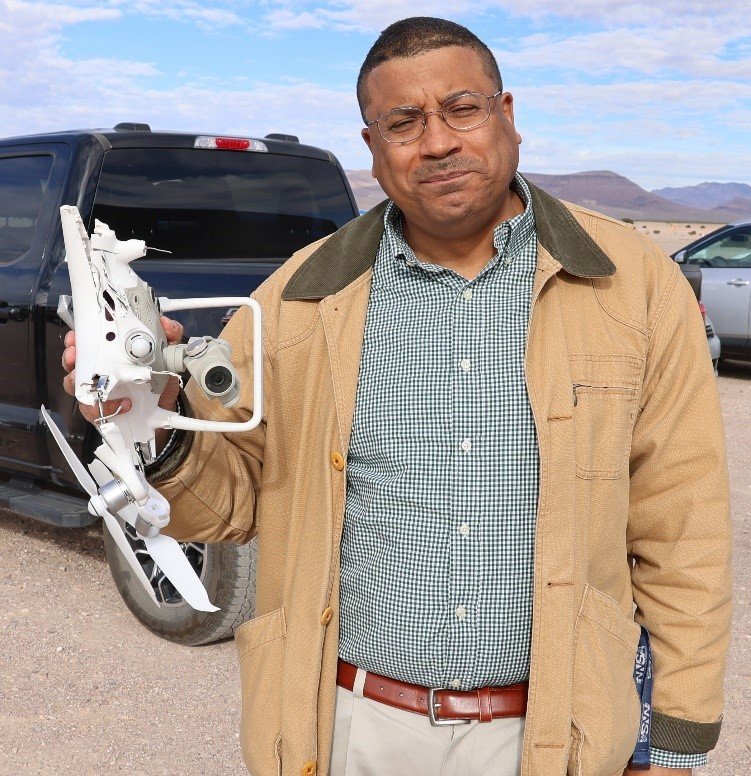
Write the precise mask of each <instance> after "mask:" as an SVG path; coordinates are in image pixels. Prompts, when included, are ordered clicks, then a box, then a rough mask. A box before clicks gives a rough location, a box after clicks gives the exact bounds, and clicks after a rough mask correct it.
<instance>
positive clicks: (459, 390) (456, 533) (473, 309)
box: [445, 276, 485, 689]
mask: <svg viewBox="0 0 751 776" xmlns="http://www.w3.org/2000/svg"><path fill="white" fill-rule="evenodd" d="M455 279H456V283H455V285H454V287H453V298H452V305H451V310H452V322H451V323H452V359H451V361H452V369H451V383H452V385H451V392H450V395H451V396H452V397H453V402H452V406H451V417H452V423H451V428H452V432H451V433H452V441H453V452H452V456H451V459H452V478H451V479H452V482H451V490H450V492H451V511H450V515H449V520H448V522H449V525H448V530H449V532H450V541H449V546H450V548H451V564H450V579H449V591H450V592H449V602H448V609H449V611H448V613H447V616H448V621H449V627H448V631H447V632H448V644H447V656H448V659H447V661H446V665H447V675H446V677H445V680H446V684H447V685H448V686H450V687H455V688H457V689H460V688H467V687H470V686H472V684H473V682H474V676H473V675H472V674H471V673H470V671H471V670H472V669H471V668H470V667H471V666H474V665H475V664H476V656H477V636H478V633H477V615H478V612H477V607H478V602H479V586H480V584H481V579H480V577H479V575H478V570H479V569H480V568H482V534H481V520H480V515H479V513H478V510H477V504H476V503H475V500H474V498H473V493H474V490H475V488H476V485H477V484H476V482H475V480H476V477H477V472H478V466H477V461H478V458H479V456H481V455H482V449H481V444H480V440H481V438H482V434H481V425H480V424H481V417H480V413H481V402H480V386H481V375H480V374H479V373H478V364H479V362H480V358H479V356H480V351H479V349H480V343H479V340H478V337H477V330H478V326H480V325H481V318H482V315H481V309H482V294H483V288H484V285H485V284H484V283H483V280H482V278H480V277H478V278H476V279H475V280H474V281H471V282H467V281H465V280H464V279H462V278H460V277H458V276H456V278H455Z"/></svg>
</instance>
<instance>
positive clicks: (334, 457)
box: [331, 450, 344, 472]
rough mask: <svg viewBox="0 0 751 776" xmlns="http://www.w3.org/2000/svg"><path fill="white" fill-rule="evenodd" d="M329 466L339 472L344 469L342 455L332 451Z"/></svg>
mask: <svg viewBox="0 0 751 776" xmlns="http://www.w3.org/2000/svg"><path fill="white" fill-rule="evenodd" d="M331 465H332V466H333V467H334V468H335V469H336V470H337V471H338V472H340V471H341V470H342V469H343V468H344V458H343V457H342V454H341V453H340V452H337V451H336V450H334V452H333V453H331Z"/></svg>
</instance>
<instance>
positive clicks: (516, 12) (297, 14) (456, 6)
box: [265, 0, 748, 33]
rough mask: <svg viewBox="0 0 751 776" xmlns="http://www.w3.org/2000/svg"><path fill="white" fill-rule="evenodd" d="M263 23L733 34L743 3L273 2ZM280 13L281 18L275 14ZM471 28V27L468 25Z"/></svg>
mask: <svg viewBox="0 0 751 776" xmlns="http://www.w3.org/2000/svg"><path fill="white" fill-rule="evenodd" d="M273 5H275V6H277V9H276V10H272V11H270V12H269V13H268V14H267V15H266V17H265V23H266V24H267V25H268V26H269V27H271V28H273V29H277V30H278V29H291V28H294V29H299V28H300V27H303V26H310V27H315V28H318V27H324V26H325V27H330V28H332V29H349V30H359V31H362V32H368V33H373V32H376V33H377V32H378V31H380V30H382V29H383V28H384V27H386V26H387V25H388V24H390V23H391V22H394V21H396V20H397V19H402V18H404V17H405V16H422V15H425V16H435V15H436V14H440V15H441V16H443V17H446V18H450V19H460V18H466V17H471V16H479V15H481V14H483V13H486V12H488V11H492V10H499V11H504V12H506V13H507V14H509V15H511V16H516V17H520V18H528V19H532V20H535V21H540V22H541V21H544V20H547V19H551V18H556V17H557V18H569V19H577V20H582V21H585V22H588V23H593V24H601V25H605V26H618V27H628V26H632V25H636V26H640V27H642V26H646V25H648V24H650V25H659V24H664V25H665V26H672V25H674V24H676V23H680V22H681V20H685V21H686V22H687V23H691V22H692V21H696V20H699V21H702V20H703V21H710V22H711V21H712V20H715V21H716V22H717V23H718V25H719V24H721V23H722V22H723V20H728V19H731V20H734V22H735V23H736V25H737V26H736V27H735V29H744V24H745V25H747V24H748V4H747V2H746V0H724V1H723V2H722V3H720V2H718V0H660V2H652V3H645V2H639V1H638V0H568V1H567V2H565V3H561V2H560V0H526V2H524V3H519V1H518V0H444V2H443V3H441V5H440V8H436V4H435V2H432V1H430V0H415V2H412V3H410V5H409V7H408V8H405V5H404V3H403V2H402V0H319V1H318V2H310V1H307V2H306V0H293V1H290V0H279V2H274V3H273ZM279 11H283V13H279ZM470 26H471V24H470Z"/></svg>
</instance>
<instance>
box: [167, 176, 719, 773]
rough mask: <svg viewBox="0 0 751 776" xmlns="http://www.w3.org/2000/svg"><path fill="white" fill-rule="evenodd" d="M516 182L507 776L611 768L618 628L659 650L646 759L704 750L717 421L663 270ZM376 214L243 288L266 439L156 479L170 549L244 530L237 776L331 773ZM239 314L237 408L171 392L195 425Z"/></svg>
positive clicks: (232, 413) (647, 247) (715, 726)
mask: <svg viewBox="0 0 751 776" xmlns="http://www.w3.org/2000/svg"><path fill="white" fill-rule="evenodd" d="M530 188H531V190H532V198H533V208H534V214H535V219H536V224H537V230H538V239H539V246H538V248H539V249H538V266H537V276H536V280H535V283H534V292H533V303H532V313H531V319H530V324H529V333H528V344H527V353H526V375H527V386H528V389H529V396H530V401H531V403H532V409H533V412H534V418H535V423H536V427H537V434H538V440H539V448H540V466H541V473H540V495H539V503H538V512H537V530H536V539H535V567H534V579H535V581H534V619H533V632H532V656H531V663H532V667H531V675H530V679H529V705H528V712H527V721H526V731H525V738H524V750H523V761H522V776H563V775H564V774H566V773H568V774H577V775H578V776H615V775H617V774H620V773H621V772H622V770H623V769H624V767H625V765H626V762H627V760H628V758H629V756H630V754H631V752H632V750H633V747H634V743H635V740H636V735H637V729H638V725H639V717H640V707H639V702H638V698H637V695H636V690H635V687H634V681H633V667H634V655H635V650H636V645H637V641H638V637H639V627H638V625H637V624H636V623H643V624H645V625H646V626H647V628H648V629H649V631H650V633H651V636H652V645H653V650H654V661H655V684H654V696H653V706H654V724H653V732H652V744H653V746H657V747H660V748H664V749H668V750H672V751H677V752H688V753H690V752H702V751H707V750H708V749H711V748H712V747H713V746H714V745H715V743H716V740H717V736H718V734H719V730H720V724H721V714H722V705H723V691H722V681H723V673H724V669H725V655H726V650H727V646H728V640H729V623H730V608H731V573H730V521H729V508H728V483H727V469H726V461H725V449H724V436H723V428H722V419H721V414H720V408H719V403H718V397H717V390H716V386H715V380H714V377H713V373H712V366H711V363H710V358H709V355H708V350H707V342H706V335H705V332H704V328H703V326H702V321H701V316H700V314H699V311H698V308H697V304H696V299H695V298H694V296H693V294H692V292H691V290H690V288H689V286H688V283H687V282H686V281H685V279H684V278H683V276H682V275H681V273H680V271H679V269H678V267H677V266H676V265H675V264H674V263H673V262H672V261H670V260H669V259H668V258H667V257H665V255H664V254H662V253H661V252H660V251H659V250H658V249H657V248H656V247H655V246H654V245H653V244H652V243H651V242H650V241H648V240H646V239H645V238H643V237H641V236H639V235H638V234H637V233H636V232H635V231H634V230H633V229H631V228H630V227H628V226H625V225H624V224H621V223H619V222H616V221H614V220H612V219H609V218H606V217H604V216H601V215H598V214H595V213H592V212H589V211H586V210H583V209H581V208H579V207H575V206H571V205H565V206H564V205H563V204H562V203H560V202H559V201H557V200H555V199H553V198H552V197H550V196H549V195H547V194H545V193H544V192H542V191H541V190H540V189H537V188H535V187H533V186H530ZM382 215H383V205H382V206H379V207H378V208H375V209H374V210H372V211H370V212H369V213H367V214H366V215H364V216H361V217H360V218H358V219H356V220H355V221H353V222H351V223H350V224H348V225H347V226H345V227H343V228H342V229H340V230H339V231H338V232H337V233H336V234H335V235H333V236H332V237H330V238H329V239H328V240H325V241H320V242H318V243H316V244H314V245H312V246H309V247H308V248H305V249H303V250H302V251H300V252H299V253H297V254H296V255H295V256H293V257H292V258H291V259H290V260H289V261H288V262H286V263H285V264H284V265H283V266H282V267H281V269H279V270H278V271H277V272H276V273H274V274H273V275H272V276H271V277H270V278H269V279H268V280H267V281H266V282H265V283H264V284H263V285H262V286H261V287H259V288H258V290H257V291H256V292H255V293H254V294H253V296H254V297H255V298H256V299H257V300H258V301H259V302H260V304H261V306H262V308H263V311H264V316H265V320H264V333H263V341H264V351H265V352H264V362H265V371H264V379H265V386H266V388H265V390H266V406H265V412H264V422H263V424H262V425H261V426H260V427H258V428H257V429H256V430H255V431H253V432H251V433H248V434H244V435H227V436H226V437H225V436H222V435H218V434H197V435H196V436H195V437H194V438H193V439H192V440H189V441H190V445H191V446H190V450H189V453H188V454H187V457H185V459H184V460H183V461H182V462H181V463H179V465H178V466H177V468H176V469H174V467H173V471H172V472H171V473H167V472H165V471H162V474H161V482H160V490H161V492H162V493H163V494H164V495H165V496H166V497H167V498H168V499H169V500H170V502H171V504H172V522H171V523H170V525H169V529H168V532H169V533H171V534H172V535H173V536H175V537H176V538H178V539H184V540H187V539H192V540H196V541H204V542H214V541H233V542H247V541H248V540H249V539H250V538H251V537H252V536H253V535H254V534H255V533H256V532H257V534H258V583H257V585H258V593H257V604H256V606H257V611H256V617H255V619H253V620H251V621H249V622H247V623H245V624H244V625H242V626H241V627H240V628H239V630H238V631H237V634H236V641H237V648H238V652H239V659H240V676H241V684H242V699H243V703H242V709H243V710H242V722H241V726H242V751H243V757H244V761H245V763H246V765H247V767H248V770H249V771H250V773H251V774H254V776H273V775H274V774H282V776H312V775H313V774H314V773H316V772H317V773H320V774H325V773H327V771H328V763H329V758H330V749H331V737H332V729H333V719H334V716H333V715H334V697H335V670H336V662H337V647H338V644H337V642H338V626H339V620H338V600H339V543H340V537H341V532H342V521H343V513H344V491H345V476H346V460H347V447H348V443H349V438H350V430H351V426H352V417H353V409H354V402H355V392H356V386H357V378H358V368H359V363H360V350H361V345H362V339H363V329H364V322H365V313H366V307H367V303H368V292H369V289H370V279H371V267H372V264H373V260H374V258H375V255H376V251H377V249H378V245H379V242H380V238H381V234H382V231H383V220H382ZM246 312H247V311H246V310H245V309H243V310H242V311H241V312H239V313H237V314H236V315H235V316H234V317H233V318H232V320H231V321H230V323H229V325H228V326H227V328H226V330H225V334H224V336H225V337H226V338H227V339H229V341H230V342H231V344H232V348H233V358H234V359H235V362H236V364H237V366H238V367H239V368H240V369H241V370H242V373H243V374H244V375H245V376H246V379H245V381H244V384H243V385H244V387H243V394H242V398H241V401H240V402H239V404H238V405H237V406H236V407H234V408H233V409H231V410H222V409H221V408H218V407H217V406H215V405H214V404H213V403H212V404H209V403H208V402H207V401H206V400H205V399H203V397H202V396H201V395H200V394H199V393H198V392H196V391H190V390H188V395H189V399H190V402H191V405H192V406H193V409H194V412H195V414H196V415H198V416H199V417H207V416H211V417H215V418H226V419H233V420H238V419H245V418H246V417H247V416H248V414H249V412H250V408H251V406H252V397H251V395H250V386H251V380H250V378H249V376H248V369H249V366H248V365H249V364H250V363H251V352H250V350H251V347H252V339H251V336H250V326H251V323H250V320H249V316H248V315H246ZM502 357H503V355H502V354H499V358H502ZM186 446H187V443H186V445H184V447H186ZM634 604H635V614H634ZM634 620H636V622H634Z"/></svg>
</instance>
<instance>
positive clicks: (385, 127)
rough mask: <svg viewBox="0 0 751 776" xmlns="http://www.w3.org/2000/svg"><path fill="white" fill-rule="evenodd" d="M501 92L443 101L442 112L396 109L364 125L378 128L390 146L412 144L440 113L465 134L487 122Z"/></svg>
mask: <svg viewBox="0 0 751 776" xmlns="http://www.w3.org/2000/svg"><path fill="white" fill-rule="evenodd" d="M500 93H501V92H500V90H499V91H497V92H496V93H495V94H490V95H487V94H480V93H479V92H465V93H464V94H458V95H457V96H456V97H449V99H447V100H444V102H443V103H442V105H441V107H440V109H439V110H429V111H427V112H426V111H424V110H421V109H420V108H394V110H390V111H388V113H382V114H381V115H380V116H379V117H378V118H377V119H373V121H368V122H366V124H365V126H366V127H370V126H372V125H373V124H375V125H376V126H377V127H378V133H379V134H380V136H381V137H382V138H383V139H384V140H385V141H386V142H387V143H411V142H412V141H413V140H417V138H418V137H420V135H422V133H423V132H424V131H425V127H426V126H427V124H428V116H432V115H433V114H434V113H437V114H438V115H439V116H440V117H441V118H442V119H443V121H444V122H445V123H446V126H449V127H451V129H457V130H459V131H460V132H466V130H468V129H475V128H476V127H479V126H480V125H481V124H484V123H485V122H486V121H487V120H488V116H490V101H491V100H493V99H495V98H496V97H497V96H498V95H499V94H500Z"/></svg>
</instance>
